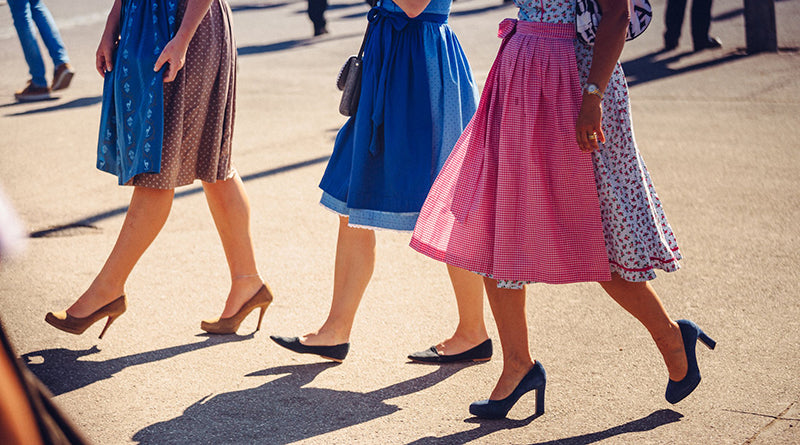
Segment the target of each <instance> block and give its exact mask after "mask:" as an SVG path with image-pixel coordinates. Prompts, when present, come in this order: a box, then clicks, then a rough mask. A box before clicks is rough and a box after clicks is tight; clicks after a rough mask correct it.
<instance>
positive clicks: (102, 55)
mask: <svg viewBox="0 0 800 445" xmlns="http://www.w3.org/2000/svg"><path fill="white" fill-rule="evenodd" d="M116 46H117V37H116V34H112V33H109V32H104V33H103V37H101V38H100V45H98V46H97V53H96V54H95V68H97V72H98V73H100V75H101V76H102V77H103V78H105V77H106V72H108V71H111V70H112V69H114V51H115V50H116Z"/></svg>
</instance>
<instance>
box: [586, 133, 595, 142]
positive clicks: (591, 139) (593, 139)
mask: <svg viewBox="0 0 800 445" xmlns="http://www.w3.org/2000/svg"><path fill="white" fill-rule="evenodd" d="M588 138H589V140H590V141H596V140H597V135H596V134H594V133H592V134H590V135H589V136H588Z"/></svg>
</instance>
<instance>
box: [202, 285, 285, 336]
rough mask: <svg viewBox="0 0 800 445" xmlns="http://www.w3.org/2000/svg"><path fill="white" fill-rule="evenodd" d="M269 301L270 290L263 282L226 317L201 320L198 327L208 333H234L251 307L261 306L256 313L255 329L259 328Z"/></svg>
mask: <svg viewBox="0 0 800 445" xmlns="http://www.w3.org/2000/svg"><path fill="white" fill-rule="evenodd" d="M270 303H272V292H270V290H269V287H267V285H266V284H264V285H262V286H261V288H260V289H259V290H258V292H256V293H255V295H253V296H252V297H250V299H249V300H247V301H246V302H245V303H244V304H243V305H242V307H241V309H239V311H238V312H236V313H235V314H233V315H231V316H230V317H226V318H219V317H218V318H215V319H213V320H203V321H202V322H201V323H200V329H202V330H204V331H206V332H208V333H209V334H235V333H236V330H237V329H239V325H240V324H242V321H244V319H245V318H247V316H248V315H250V312H252V311H253V309H256V308H261V313H260V314H259V315H258V325H257V326H256V331H257V330H259V329H261V320H263V319H264V312H266V311H267V307H268V306H269V304H270Z"/></svg>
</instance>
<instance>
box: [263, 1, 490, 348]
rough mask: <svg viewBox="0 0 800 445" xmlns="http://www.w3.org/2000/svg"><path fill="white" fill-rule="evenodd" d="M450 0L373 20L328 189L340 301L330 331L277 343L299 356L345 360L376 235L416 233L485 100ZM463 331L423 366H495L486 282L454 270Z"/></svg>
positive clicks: (400, 8)
mask: <svg viewBox="0 0 800 445" xmlns="http://www.w3.org/2000/svg"><path fill="white" fill-rule="evenodd" d="M450 5H451V0H394V1H393V0H383V1H382V2H381V3H380V4H379V6H378V7H376V8H373V9H372V10H371V11H370V12H369V17H368V19H369V22H370V31H369V36H368V37H367V40H366V44H365V48H364V59H363V60H364V65H363V79H362V84H361V95H360V102H359V105H358V111H357V112H356V114H355V116H353V117H351V118H350V119H349V120H348V121H347V123H345V125H344V126H343V127H342V128H341V130H340V131H339V134H338V135H337V137H336V142H335V145H334V149H333V154H332V156H331V159H330V161H329V162H328V166H327V169H326V170H325V174H324V176H323V178H322V181H321V183H320V188H322V190H323V193H322V199H321V203H322V205H324V206H325V207H327V208H328V209H330V210H332V211H333V212H335V213H337V214H338V215H339V236H338V241H337V245H336V260H335V266H334V284H333V301H332V303H331V309H330V312H329V314H328V318H327V320H326V321H325V323H324V324H323V325H322V327H321V328H320V329H318V330H316V331H314V332H311V333H308V334H306V335H304V336H302V338H298V337H277V336H273V337H272V338H273V340H274V341H275V342H277V343H278V344H280V345H281V346H284V347H286V348H288V349H291V350H293V351H295V352H299V353H311V354H317V355H320V356H322V357H325V358H328V359H331V360H335V361H342V360H343V359H344V358H345V357H346V355H347V352H348V350H349V347H350V332H351V330H352V327H353V323H354V320H355V314H356V311H357V310H358V305H359V303H360V301H361V297H362V296H363V295H364V292H365V290H366V287H367V284H368V283H369V280H370V278H371V277H372V272H373V270H374V267H375V232H374V231H375V230H376V229H389V230H400V231H409V232H410V231H412V230H413V229H414V224H415V223H416V221H417V216H418V214H419V209H420V207H421V206H422V203H423V201H424V200H425V196H426V195H427V194H428V191H429V190H430V186H431V184H432V183H433V180H434V179H435V178H436V175H437V173H438V172H439V170H440V169H441V166H442V164H443V163H444V161H445V159H446V158H447V155H448V154H449V153H450V150H452V147H453V144H455V142H456V140H457V139H458V137H459V135H460V134H461V132H462V131H463V129H464V127H465V126H466V125H467V122H469V120H470V118H471V117H472V115H473V113H474V112H475V107H476V103H477V91H476V88H475V83H474V81H473V78H472V72H471V70H470V68H469V64H468V62H467V59H466V56H465V55H464V52H463V50H462V49H461V46H460V44H459V43H458V40H457V38H456V36H455V34H454V33H453V31H452V30H451V29H450V26H449V25H448V24H447V18H448V15H449V13H450ZM448 271H449V274H450V278H451V281H452V284H453V288H454V291H455V294H456V300H457V302H458V307H459V317H460V323H459V325H458V327H457V328H456V332H455V334H454V335H453V337H451V338H450V339H448V340H446V341H444V342H442V343H440V344H439V345H437V347H433V348H432V350H428V351H422V352H420V353H415V354H412V356H411V358H412V359H413V360H418V361H429V362H436V363H441V362H453V361H465V360H469V361H471V360H477V361H483V360H489V359H490V358H491V355H492V349H491V341H490V340H489V337H488V334H487V332H486V327H485V324H484V321H483V289H482V284H481V281H480V279H479V277H477V276H475V275H474V274H471V273H469V272H467V271H465V270H463V269H459V268H456V267H449V268H448Z"/></svg>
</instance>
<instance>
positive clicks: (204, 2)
mask: <svg viewBox="0 0 800 445" xmlns="http://www.w3.org/2000/svg"><path fill="white" fill-rule="evenodd" d="M210 5H211V0H187V5H186V12H184V14H183V20H182V21H181V27H180V28H179V29H178V32H177V33H175V37H173V38H172V40H170V41H169V43H167V46H165V47H164V50H163V51H161V55H160V56H158V60H156V64H155V66H154V67H153V71H158V70H160V69H161V67H162V66H164V64H165V63H169V66H168V67H167V70H166V72H164V82H172V81H173V80H175V77H176V76H177V75H178V71H180V70H181V68H183V65H184V64H185V63H186V50H187V49H188V48H189V42H191V41H192V37H194V33H195V31H197V27H198V26H199V25H200V22H201V21H202V20H203V17H205V16H206V13H207V12H208V7H209V6H210Z"/></svg>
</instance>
